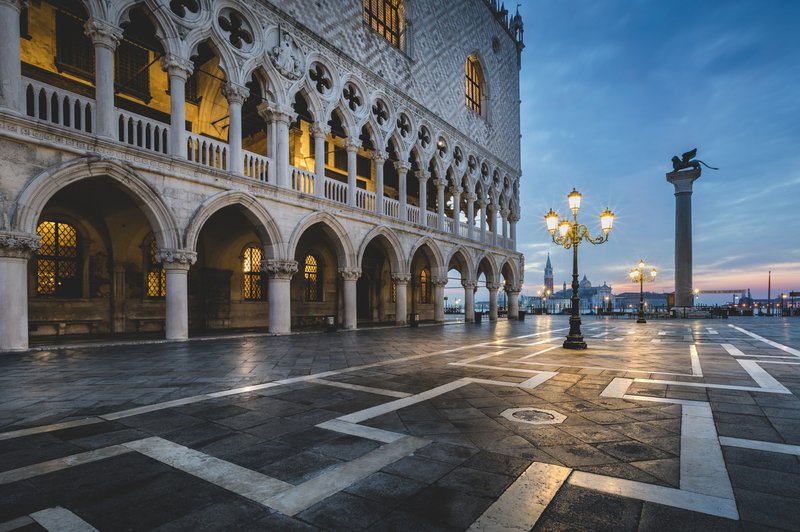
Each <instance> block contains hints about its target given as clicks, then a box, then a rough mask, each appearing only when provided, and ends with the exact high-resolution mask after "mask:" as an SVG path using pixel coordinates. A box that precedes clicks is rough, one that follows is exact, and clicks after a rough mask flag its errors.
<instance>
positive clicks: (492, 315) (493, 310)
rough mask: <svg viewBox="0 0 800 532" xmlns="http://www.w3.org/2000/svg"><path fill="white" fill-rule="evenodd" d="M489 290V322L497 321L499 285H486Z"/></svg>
mask: <svg viewBox="0 0 800 532" xmlns="http://www.w3.org/2000/svg"><path fill="white" fill-rule="evenodd" d="M486 288H487V289H488V290H489V321H497V291H498V290H499V289H500V285H499V284H497V283H486Z"/></svg>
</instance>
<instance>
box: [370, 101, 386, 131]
mask: <svg viewBox="0 0 800 532" xmlns="http://www.w3.org/2000/svg"><path fill="white" fill-rule="evenodd" d="M372 114H373V115H375V120H376V121H377V122H378V124H379V125H381V126H382V125H383V124H384V123H385V122H386V121H388V120H389V109H387V107H386V103H385V102H384V101H383V100H376V101H375V104H374V105H373V106H372Z"/></svg>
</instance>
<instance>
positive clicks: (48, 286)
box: [36, 221, 81, 297]
mask: <svg viewBox="0 0 800 532" xmlns="http://www.w3.org/2000/svg"><path fill="white" fill-rule="evenodd" d="M36 234H37V235H39V236H40V237H42V240H41V243H42V247H41V248H39V250H38V251H37V252H36V294H37V295H38V296H42V297H80V296H81V276H80V272H79V262H80V261H79V255H78V252H79V250H78V232H77V231H76V230H75V227H73V226H71V225H69V224H67V223H62V222H52V221H44V222H42V223H40V224H39V226H38V227H37V228H36Z"/></svg>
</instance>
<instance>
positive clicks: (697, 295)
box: [692, 288, 700, 307]
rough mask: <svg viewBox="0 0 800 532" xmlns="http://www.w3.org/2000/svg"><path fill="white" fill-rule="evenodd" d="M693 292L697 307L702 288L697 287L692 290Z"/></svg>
mask: <svg viewBox="0 0 800 532" xmlns="http://www.w3.org/2000/svg"><path fill="white" fill-rule="evenodd" d="M692 293H693V294H694V306H695V307H696V306H697V300H698V299H699V298H700V289H699V288H695V289H694V290H692Z"/></svg>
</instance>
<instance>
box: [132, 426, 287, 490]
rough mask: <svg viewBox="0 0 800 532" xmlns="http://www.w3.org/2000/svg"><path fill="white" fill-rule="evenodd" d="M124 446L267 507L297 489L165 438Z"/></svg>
mask: <svg viewBox="0 0 800 532" xmlns="http://www.w3.org/2000/svg"><path fill="white" fill-rule="evenodd" d="M123 445H124V446H125V447H127V448H128V449H131V450H133V451H137V452H139V453H141V454H143V455H145V456H148V457H150V458H152V459H154V460H158V461H159V462H162V463H164V464H167V465H168V466H170V467H174V468H175V469H179V470H181V471H183V472H185V473H189V474H190V475H194V476H196V477H198V478H201V479H203V480H205V481H207V482H211V483H212V484H216V485H217V486H219V487H221V488H225V489H226V490H228V491H231V492H233V493H236V494H237V495H241V496H242V497H245V498H247V499H250V500H251V501H255V502H258V503H261V504H264V505H266V501H267V500H268V499H270V498H271V497H273V496H275V495H276V494H277V493H279V492H281V491H285V490H287V489H290V488H293V487H294V486H292V485H291V484H289V483H286V482H283V481H282V480H278V479H276V478H272V477H269V476H267V475H264V474H263V473H259V472H257V471H252V470H250V469H247V468H244V467H242V466H239V465H236V464H232V463H230V462H226V461H225V460H220V459H219V458H215V457H213V456H209V455H207V454H205V453H201V452H200V451H195V450H194V449H190V448H188V447H184V446H183V445H178V444H177V443H173V442H171V441H168V440H165V439H163V438H158V437H152V438H145V439H143V440H136V441H132V442H128V443H125V444H123Z"/></svg>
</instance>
